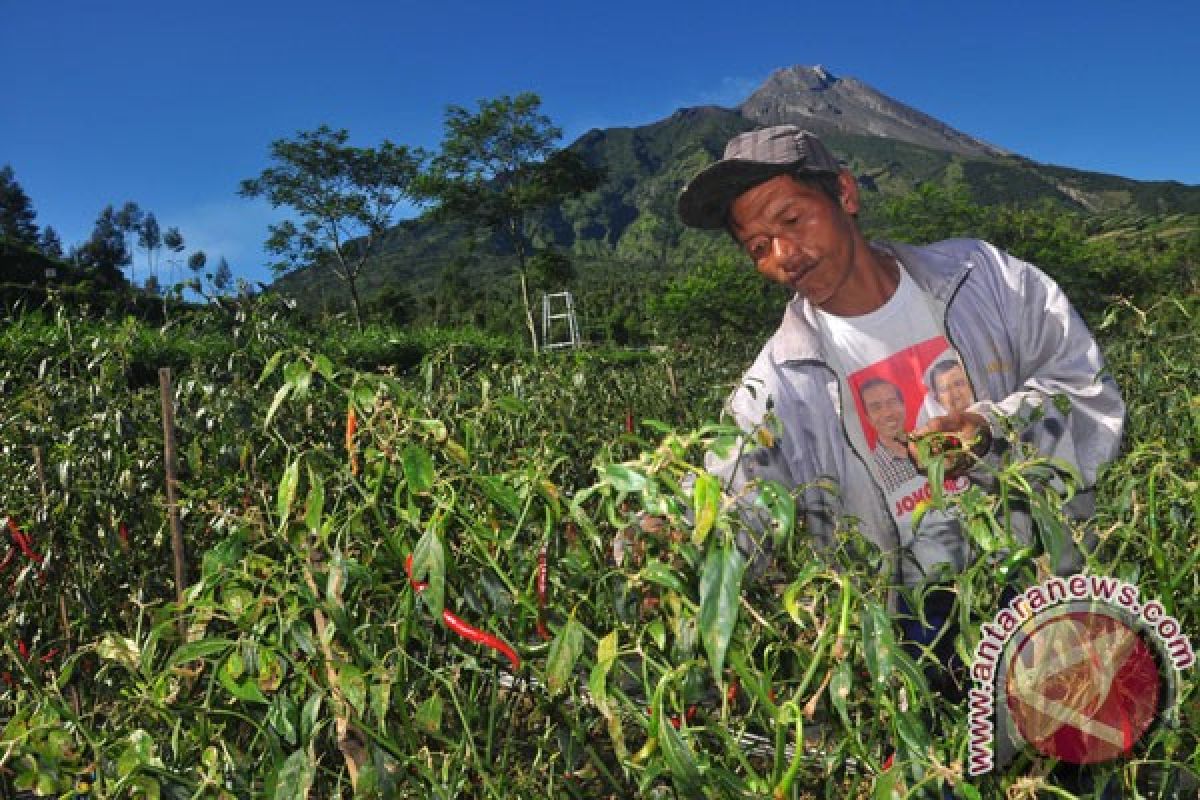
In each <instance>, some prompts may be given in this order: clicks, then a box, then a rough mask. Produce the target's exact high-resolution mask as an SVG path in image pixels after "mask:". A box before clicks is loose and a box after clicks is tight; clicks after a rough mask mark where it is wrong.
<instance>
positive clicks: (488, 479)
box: [475, 475, 521, 519]
mask: <svg viewBox="0 0 1200 800" xmlns="http://www.w3.org/2000/svg"><path fill="white" fill-rule="evenodd" d="M475 483H476V484H477V485H478V486H479V488H480V489H482V490H483V493H484V494H485V495H487V498H488V499H489V500H491V501H492V502H493V503H495V504H496V505H498V506H500V507H501V508H502V509H504V511H505V512H507V513H508V515H509V516H510V517H512V518H513V519H520V517H521V497H520V495H518V494H517V491H516V489H514V488H513V487H511V486H509V485H508V483H507V482H506V481H505V479H504V476H502V475H477V476H475Z"/></svg>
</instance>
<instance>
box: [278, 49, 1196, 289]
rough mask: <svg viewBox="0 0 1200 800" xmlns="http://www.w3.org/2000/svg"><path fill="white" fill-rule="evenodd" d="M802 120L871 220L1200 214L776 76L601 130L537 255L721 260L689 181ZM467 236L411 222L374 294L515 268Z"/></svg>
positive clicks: (887, 107)
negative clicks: (685, 219) (849, 177)
mask: <svg viewBox="0 0 1200 800" xmlns="http://www.w3.org/2000/svg"><path fill="white" fill-rule="evenodd" d="M785 122H790V123H795V124H797V125H800V126H802V127H805V128H808V129H811V130H813V131H814V132H816V133H818V134H820V135H821V136H822V138H823V139H824V140H825V142H826V144H827V145H828V146H829V147H830V149H831V150H832V151H833V152H834V154H835V155H837V156H838V157H839V158H840V159H842V160H843V161H844V162H845V163H846V165H847V167H848V168H849V169H850V170H851V171H852V172H853V173H854V174H855V175H857V176H858V179H859V182H860V185H861V187H862V191H863V195H864V204H865V205H866V207H867V212H868V217H869V212H870V208H871V206H872V203H873V202H878V200H879V199H880V198H884V197H887V196H890V195H896V194H901V193H906V192H909V191H911V190H913V189H914V188H916V187H917V186H919V185H921V184H923V183H927V182H935V183H946V182H948V181H954V182H958V183H961V184H962V185H964V186H966V188H967V189H968V191H969V192H970V194H971V196H972V198H973V199H974V200H975V201H976V202H978V203H982V204H999V203H1015V204H1032V203H1037V202H1042V201H1050V202H1053V203H1056V204H1059V205H1061V206H1064V207H1067V208H1071V209H1076V210H1079V211H1084V212H1089V213H1097V214H1122V215H1124V216H1125V217H1130V216H1132V217H1134V218H1136V217H1137V216H1138V215H1147V214H1149V215H1162V214H1179V213H1182V214H1200V186H1187V185H1184V184H1181V183H1178V182H1175V181H1135V180H1131V179H1129V178H1122V177H1119V176H1114V175H1104V174H1101V173H1095V172H1086V171H1083V170H1076V169H1071V168H1069V167H1060V166H1052V165H1044V164H1039V163H1036V162H1034V161H1032V160H1030V159H1027V158H1024V157H1021V156H1019V155H1016V154H1012V153H1009V152H1008V151H1005V150H1003V149H1002V148H1000V147H997V146H995V145H992V144H989V143H987V142H984V141H981V140H979V139H976V138H974V137H972V136H970V135H968V134H966V133H963V132H961V131H958V130H955V129H954V128H952V127H951V126H949V125H946V124H945V123H942V122H940V121H938V120H936V119H934V118H933V117H931V116H929V115H927V114H924V113H922V112H920V111H918V110H916V109H914V108H911V107H910V106H907V105H905V104H904V103H902V102H899V101H897V100H894V99H892V98H890V97H888V96H887V95H885V94H883V93H882V92H879V91H877V90H876V89H873V88H872V87H870V86H869V85H867V84H865V83H863V82H862V81H859V80H857V79H854V78H844V77H838V76H835V75H834V74H832V73H831V72H830V71H829V70H827V69H825V68H824V67H820V66H815V67H804V66H796V67H789V68H786V69H780V70H777V71H776V72H774V73H773V74H772V75H771V76H770V77H768V78H767V80H766V81H765V82H764V83H763V85H762V86H761V87H759V88H758V89H757V90H755V91H754V92H753V93H752V94H751V95H750V96H749V97H748V98H747V99H746V100H745V101H744V102H743V103H741V104H740V105H739V106H737V107H736V108H720V107H716V106H701V107H694V108H684V109H680V110H678V111H676V112H674V113H673V114H671V115H670V116H669V117H667V118H665V119H662V120H659V121H657V122H653V123H651V124H648V125H641V126H637V127H616V128H606V129H593V130H591V131H588V132H587V133H585V134H584V135H582V136H581V137H579V139H577V140H576V141H575V142H573V143H572V144H571V145H570V146H569V147H570V148H571V149H572V150H574V151H576V152H577V153H578V154H579V155H580V156H581V157H582V158H583V159H584V160H585V161H587V162H588V163H589V164H591V165H593V166H597V167H601V168H602V169H603V170H604V171H605V174H606V178H605V180H604V182H603V183H602V185H601V186H600V187H599V188H598V189H596V190H595V191H593V192H589V193H588V194H585V195H583V196H581V197H578V198H575V199H572V200H570V201H568V202H566V203H564V204H563V205H562V207H560V208H556V209H554V210H552V211H550V212H548V213H546V214H545V215H544V216H543V218H542V219H541V220H540V221H539V222H540V225H539V228H540V233H539V235H538V240H539V241H538V242H536V243H537V244H548V243H552V244H554V245H555V246H556V247H558V248H561V249H564V250H566V251H568V252H570V253H571V255H572V257H573V259H574V260H575V261H576V262H577V264H589V263H590V264H596V265H603V267H604V268H606V269H612V268H615V267H613V265H614V264H626V265H628V264H633V263H637V264H640V265H643V266H645V265H650V266H651V267H666V266H667V265H668V263H671V262H681V261H686V260H687V259H688V257H689V255H692V256H694V255H696V254H697V253H701V252H704V251H705V248H707V249H708V250H709V251H711V247H712V244H711V241H712V237H711V236H710V235H709V234H703V233H697V232H695V231H689V230H685V229H683V228H682V226H681V225H680V224H679V222H678V221H677V220H676V218H675V211H674V204H675V197H676V196H677V195H678V192H679V190H680V188H681V187H682V186H683V184H684V183H685V182H686V181H687V180H688V179H689V178H690V177H691V176H692V175H694V174H696V172H698V171H699V170H700V169H702V168H703V167H704V166H705V165H706V164H708V163H710V162H712V161H713V160H715V159H717V158H720V156H721V153H722V151H723V149H724V144H725V142H726V141H727V140H728V139H729V138H730V137H731V136H732V135H734V134H735V133H738V132H740V131H746V130H751V129H753V128H755V127H761V126H765V125H774V124H780V123H785ZM463 233H464V231H463V230H461V229H458V228H455V227H452V226H446V225H434V224H432V223H429V222H427V221H423V220H411V221H407V222H404V223H402V224H400V225H398V226H397V227H396V228H395V229H394V230H393V231H392V233H391V235H390V236H389V237H388V240H387V242H386V245H385V252H384V253H383V254H382V255H381V257H380V258H379V259H378V263H377V264H376V265H375V268H374V269H373V270H371V271H370V272H369V273H368V274H366V275H365V276H364V285H363V287H362V288H363V291H364V294H365V295H370V294H372V293H375V292H378V291H379V290H380V289H382V288H383V287H385V286H389V285H396V284H401V285H405V286H407V287H409V288H410V289H415V290H416V291H417V292H418V293H420V292H421V291H425V290H428V289H430V288H432V286H433V285H434V283H435V281H436V280H437V276H438V275H439V274H440V273H441V272H442V270H443V269H444V268H445V267H446V266H447V265H449V264H451V263H458V264H460V265H463V266H469V267H470V268H471V269H472V271H473V274H475V275H481V276H482V277H483V278H484V279H485V280H484V282H486V279H487V277H488V276H489V275H494V276H496V277H497V278H499V277H500V276H501V275H502V273H503V272H504V269H505V259H503V258H502V257H500V256H498V255H497V254H496V253H495V252H493V251H490V250H489V249H488V248H487V247H486V246H483V247H481V248H476V249H475V250H474V251H472V252H469V253H468V252H466V248H465V247H464V242H465V237H464V236H463ZM276 286H277V288H280V289H282V290H284V291H286V292H288V293H295V294H304V295H306V296H308V297H309V298H315V297H322V298H323V299H324V300H325V301H328V300H329V299H330V298H336V297H339V296H341V294H342V293H343V291H342V290H341V288H340V287H339V286H338V285H337V284H336V283H335V282H334V281H333V279H332V278H330V277H329V276H326V275H317V274H314V273H313V271H311V270H302V271H300V272H297V273H294V274H292V275H289V276H287V277H285V278H282V279H281V280H280V281H278V282H277V284H276Z"/></svg>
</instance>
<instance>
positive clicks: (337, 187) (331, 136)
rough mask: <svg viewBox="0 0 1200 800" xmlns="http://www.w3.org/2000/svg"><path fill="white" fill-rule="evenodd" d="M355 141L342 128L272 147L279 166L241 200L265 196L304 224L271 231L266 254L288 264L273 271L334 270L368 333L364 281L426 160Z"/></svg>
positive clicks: (244, 189) (244, 187)
mask: <svg viewBox="0 0 1200 800" xmlns="http://www.w3.org/2000/svg"><path fill="white" fill-rule="evenodd" d="M349 138H350V134H349V133H348V132H347V131H345V130H344V129H343V130H337V131H335V130H331V129H330V128H329V127H328V126H325V125H322V126H321V127H319V128H317V129H316V130H315V131H301V132H300V133H299V134H297V136H296V138H295V139H292V140H288V139H279V140H277V141H275V142H273V143H272V144H271V158H272V159H273V160H274V162H275V165H274V166H272V167H268V168H267V169H265V170H263V171H262V174H261V175H259V176H258V177H257V178H253V179H249V180H244V181H242V183H241V189H240V191H239V194H241V195H242V196H243V197H260V196H261V197H266V198H267V200H268V201H269V202H270V203H271V205H272V206H273V207H275V208H279V207H281V206H282V207H286V208H290V209H292V210H293V211H294V212H295V213H296V214H297V215H298V216H299V217H300V225H299V226H297V225H296V224H295V223H293V222H292V221H291V220H287V221H285V222H282V223H280V224H278V225H271V226H270V228H269V230H270V232H271V235H270V238H268V239H267V249H268V250H270V251H271V252H273V253H276V254H278V255H280V256H282V257H283V260H282V261H280V262H277V263H276V264H273V265H272V267H273V269H274V270H275V272H276V274H281V273H284V272H288V271H290V270H293V269H297V268H299V267H304V266H308V267H312V268H314V269H320V270H325V269H328V270H330V271H332V273H333V274H334V276H336V277H337V278H338V280H340V281H341V282H342V283H344V284H345V285H346V289H347V290H348V291H349V293H350V302H351V304H352V305H353V309H354V319H355V322H356V323H357V324H358V328H359V330H362V328H363V316H362V303H361V301H360V299H359V294H358V280H359V277H360V276H361V274H362V271H363V268H364V267H365V266H366V264H367V262H368V261H369V260H370V259H371V258H372V257H373V256H375V255H377V253H378V251H379V248H380V245H381V244H382V240H383V237H384V234H385V233H386V232H387V230H388V228H390V227H391V225H392V215H393V213H394V212H395V210H396V207H397V205H399V203H400V201H401V200H403V199H405V198H410V199H412V198H413V195H412V193H411V185H412V182H413V180H414V178H415V177H416V176H417V173H418V172H419V170H420V167H421V163H422V161H423V158H424V156H423V155H422V153H421V152H420V151H419V150H410V149H409V148H407V147H405V146H403V145H396V144H393V143H392V142H390V141H388V140H386V139H385V140H384V141H383V143H382V144H380V145H379V147H378V148H373V147H353V146H351V145H349V144H347V142H348V141H349Z"/></svg>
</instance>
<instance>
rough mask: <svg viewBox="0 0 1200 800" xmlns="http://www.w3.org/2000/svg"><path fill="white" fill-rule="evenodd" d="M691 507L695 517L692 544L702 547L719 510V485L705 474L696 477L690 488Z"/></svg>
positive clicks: (714, 479) (710, 476)
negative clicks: (694, 483) (693, 484)
mask: <svg viewBox="0 0 1200 800" xmlns="http://www.w3.org/2000/svg"><path fill="white" fill-rule="evenodd" d="M692 507H693V509H694V511H695V516H696V525H695V527H694V528H693V529H692V544H694V545H696V546H697V547H702V546H703V545H704V539H705V538H706V537H707V536H708V532H709V531H711V530H712V527H713V523H715V522H716V521H717V514H718V513H720V510H721V484H720V482H719V481H718V480H717V479H716V478H715V477H714V476H712V475H710V474H709V473H707V472H705V473H702V474H701V475H700V476H699V477H697V478H696V485H695V486H693V487H692Z"/></svg>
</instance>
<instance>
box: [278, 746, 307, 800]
mask: <svg viewBox="0 0 1200 800" xmlns="http://www.w3.org/2000/svg"><path fill="white" fill-rule="evenodd" d="M315 774H316V768H315V767H314V765H313V763H312V759H311V758H309V755H308V750H307V748H303V747H302V748H300V749H299V750H297V751H295V752H294V753H292V754H291V755H290V756H288V758H287V761H284V762H283V766H281V767H280V768H279V772H278V773H277V774H276V776H275V794H274V797H275V800H296V798H298V797H308V793H309V791H310V790H311V789H312V783H313V777H314V776H315Z"/></svg>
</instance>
